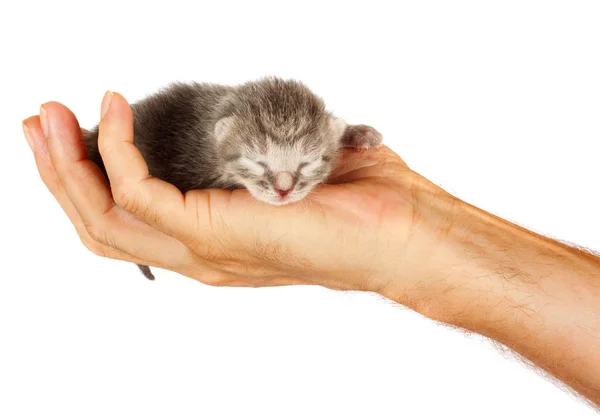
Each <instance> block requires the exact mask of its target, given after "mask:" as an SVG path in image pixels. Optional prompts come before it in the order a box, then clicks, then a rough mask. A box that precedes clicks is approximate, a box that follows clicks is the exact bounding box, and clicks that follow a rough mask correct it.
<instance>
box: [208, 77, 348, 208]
mask: <svg viewBox="0 0 600 419" xmlns="http://www.w3.org/2000/svg"><path fill="white" fill-rule="evenodd" d="M345 128H346V124H345V122H344V121H342V120H340V119H337V118H335V117H334V116H333V115H331V114H330V113H329V112H327V111H326V110H325V105H324V104H323V101H322V100H321V99H320V98H318V97H317V96H315V95H314V94H313V93H312V92H311V91H310V90H309V89H308V88H307V87H306V86H304V85H303V84H301V83H299V82H296V81H283V80H280V79H274V78H269V79H263V80H260V81H258V82H251V83H247V84H245V85H242V86H240V87H238V88H237V90H236V91H235V92H233V93H232V94H231V95H230V96H229V97H228V98H227V100H226V101H225V102H224V103H223V106H222V108H221V109H220V117H219V118H218V120H217V121H216V123H215V130H214V137H215V140H216V144H217V151H218V154H219V155H220V157H221V160H222V161H223V172H224V178H225V180H226V181H228V182H232V183H237V184H239V185H242V186H244V187H245V188H246V189H248V191H250V193H251V194H252V195H253V196H254V197H255V198H256V199H259V200H261V201H264V202H267V203H269V204H273V205H283V204H288V203H291V202H295V201H299V200H301V199H302V198H304V197H305V196H306V195H307V194H308V193H309V192H310V191H311V190H312V189H313V188H314V187H315V186H316V185H318V184H319V183H322V182H323V181H325V179H326V178H327V177H328V176H329V174H330V173H331V170H332V168H333V164H335V158H336V155H337V152H338V150H339V148H340V140H341V137H342V134H343V132H344V130H345Z"/></svg>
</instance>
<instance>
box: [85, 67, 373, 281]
mask: <svg viewBox="0 0 600 419" xmlns="http://www.w3.org/2000/svg"><path fill="white" fill-rule="evenodd" d="M132 110H133V118H134V144H135V145H136V147H137V148H138V149H139V150H140V152H141V153H142V155H143V156H144V159H145V160H146V163H147V164H148V168H149V171H150V174H151V175H152V176H155V177H158V178H160V179H162V180H164V181H167V182H169V183H171V184H173V185H175V186H176V187H177V188H179V189H180V190H181V191H182V192H186V191H188V190H191V189H206V188H228V189H234V188H246V189H247V190H248V191H249V192H250V194H252V196H254V197H255V198H256V199H258V200H260V201H264V202H267V203H269V204H272V205H284V204H289V203H292V202H296V201H299V200H301V199H302V198H304V197H305V196H306V195H307V194H308V193H309V192H310V191H311V190H312V189H313V188H314V187H315V186H316V185H318V184H319V183H322V182H324V181H325V180H326V179H327V177H328V176H329V174H330V173H331V170H332V169H333V167H334V165H335V160H336V156H337V154H338V151H339V150H340V149H341V148H342V147H354V148H359V149H367V148H369V147H377V146H379V145H380V144H381V140H382V137H381V134H380V133H379V132H377V131H376V130H375V129H374V128H372V127H369V126H366V125H346V123H345V122H344V121H343V120H342V119H339V118H337V117H335V116H334V115H333V114H331V113H330V112H328V111H327V110H326V109H325V104H324V103H323V101H322V100H321V99H320V98H319V97H318V96H316V95H315V94H314V93H312V92H311V91H310V90H309V89H308V88H307V87H306V86H305V85H304V84H302V83H300V82H298V81H294V80H282V79H278V78H265V79H261V80H258V81H253V82H248V83H245V84H242V85H239V86H223V85H215V84H204V83H189V84H184V83H176V84H172V85H170V86H169V87H167V88H165V89H163V90H161V91H159V92H158V93H155V94H153V95H151V96H149V97H147V98H145V99H143V100H141V101H139V102H137V103H135V104H133V105H132ZM84 140H85V144H86V147H87V149H88V152H89V158H90V159H91V160H93V161H94V162H95V163H96V164H98V166H100V168H101V169H102V170H103V171H104V173H105V174H106V172H105V169H104V165H103V163H102V159H101V157H100V153H99V151H98V127H96V128H94V129H93V130H92V131H90V132H89V133H88V134H87V135H86V136H85V138H84ZM138 266H139V267H140V269H141V270H142V272H143V273H144V275H145V276H146V277H147V278H148V279H154V276H153V275H152V273H151V271H150V269H149V268H148V267H147V266H141V265H138Z"/></svg>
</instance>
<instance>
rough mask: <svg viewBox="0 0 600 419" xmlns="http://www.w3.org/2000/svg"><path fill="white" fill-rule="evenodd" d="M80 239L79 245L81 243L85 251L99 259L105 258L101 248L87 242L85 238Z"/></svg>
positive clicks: (104, 252) (90, 241) (89, 241)
mask: <svg viewBox="0 0 600 419" xmlns="http://www.w3.org/2000/svg"><path fill="white" fill-rule="evenodd" d="M80 239H81V243H83V245H84V246H85V248H86V249H87V250H89V251H90V252H92V253H93V254H94V255H96V256H100V257H106V256H107V255H106V251H105V250H104V248H103V247H102V246H100V245H99V244H98V243H96V242H94V241H92V240H89V239H88V238H86V237H80Z"/></svg>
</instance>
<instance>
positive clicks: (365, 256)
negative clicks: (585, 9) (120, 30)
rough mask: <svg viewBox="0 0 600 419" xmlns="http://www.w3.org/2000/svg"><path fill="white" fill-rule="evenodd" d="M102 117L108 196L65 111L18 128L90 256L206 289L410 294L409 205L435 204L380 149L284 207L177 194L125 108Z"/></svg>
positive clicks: (353, 157) (112, 102) (113, 100)
mask: <svg viewBox="0 0 600 419" xmlns="http://www.w3.org/2000/svg"><path fill="white" fill-rule="evenodd" d="M102 108H103V109H102V110H103V114H104V116H103V117H102V120H101V123H100V136H99V147H100V151H101V154H102V158H103V161H104V162H105V166H106V170H107V173H108V176H109V179H110V187H109V184H108V183H107V182H106V180H105V178H104V176H103V175H102V173H101V172H100V170H99V169H98V168H97V167H96V166H95V165H94V163H92V162H91V161H90V160H87V158H86V157H87V156H86V150H85V147H84V146H83V144H82V141H81V130H80V127H79V125H78V123H77V120H76V118H75V116H74V115H73V113H72V112H71V111H70V110H68V109H67V108H66V107H64V106H63V105H61V104H59V103H55V102H50V103H47V104H45V105H43V106H42V108H41V114H40V116H33V117H30V118H28V119H27V120H25V121H24V129H25V133H26V136H27V138H28V141H29V142H30V143H31V144H32V149H33V152H34V156H35V160H36V164H37V167H38V170H39V173H40V175H41V177H42V180H43V181H44V183H45V184H46V186H47V187H48V189H49V190H50V192H52V194H53V195H54V197H55V198H56V200H57V201H58V202H59V204H60V205H61V207H62V209H63V210H64V211H65V213H66V214H67V216H68V217H69V219H70V221H71V222H72V223H73V225H74V226H75V228H76V230H77V233H78V235H79V237H80V238H81V240H82V242H83V243H84V244H85V245H86V247H87V248H88V249H90V250H91V251H92V252H94V253H95V254H98V255H101V256H106V257H109V258H114V259H120V260H126V261H131V262H135V263H138V264H143V265H150V266H156V267H160V268H164V269H169V270H172V271H175V272H179V273H181V274H183V275H186V276H189V277H192V278H195V279H197V280H199V281H201V282H204V283H206V284H210V285H238V286H267V285H291V284H317V285H322V286H326V287H329V288H334V289H345V290H369V291H375V292H380V293H384V292H385V289H386V288H387V287H388V285H389V283H390V281H395V280H398V279H402V280H405V281H406V283H405V285H406V288H407V289H409V288H411V287H412V286H413V285H414V283H415V281H419V280H420V279H421V277H422V275H418V273H419V272H418V271H419V270H420V269H421V268H420V267H419V265H420V263H418V261H415V259H414V257H415V255H418V254H419V253H420V252H421V249H422V246H421V245H418V244H417V243H416V242H415V240H414V237H415V234H414V233H415V227H416V226H417V225H418V224H419V223H418V221H419V219H420V218H421V216H422V215H421V214H420V213H419V207H420V206H419V205H418V201H419V198H418V197H419V196H421V195H422V194H423V193H424V192H425V193H428V194H430V195H431V194H441V193H443V192H442V191H441V190H440V189H439V188H437V187H435V186H433V185H432V184H431V183H429V182H428V181H426V180H425V179H424V178H422V177H421V176H419V175H418V174H416V173H415V172H413V171H412V170H410V169H409V168H408V166H407V165H406V164H405V163H404V161H403V160H402V159H401V158H400V157H399V156H398V155H396V154H395V153H393V152H392V151H391V150H389V149H388V148H386V147H381V148H378V149H371V150H368V151H361V152H357V151H350V150H345V151H344V154H343V157H342V159H341V161H340V164H339V167H338V169H337V170H336V171H335V172H334V174H333V176H332V177H331V179H330V182H329V184H327V185H322V186H321V187H319V188H318V189H316V190H315V191H313V192H312V194H311V195H310V196H309V197H308V198H306V199H305V200H303V201H301V202H299V203H296V204H292V205H287V206H284V207H274V206H270V205H268V204H265V203H262V202H259V201H257V200H255V199H253V198H252V197H251V196H250V195H249V193H248V192H247V191H245V190H234V191H229V190H217V189H212V190H197V191H190V192H188V193H186V194H181V192H180V191H179V190H178V189H177V188H175V187H174V186H173V185H170V184H168V183H166V182H163V181H161V180H159V179H157V178H152V177H151V176H150V175H149V174H148V168H147V166H146V163H145V162H144V160H143V158H142V156H141V154H140V153H139V151H138V150H137V148H136V147H135V146H134V145H133V116H132V113H131V109H130V107H129V105H128V103H127V102H126V100H125V99H124V98H123V97H122V96H120V95H119V94H110V93H109V94H107V96H106V97H105V99H104V101H103V106H102ZM44 127H45V128H44ZM396 288H397V287H396ZM395 292H397V291H395Z"/></svg>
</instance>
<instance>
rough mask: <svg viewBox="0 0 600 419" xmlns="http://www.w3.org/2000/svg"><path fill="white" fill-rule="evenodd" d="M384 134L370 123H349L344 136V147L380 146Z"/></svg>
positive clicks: (363, 147) (364, 147)
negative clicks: (369, 124)
mask: <svg viewBox="0 0 600 419" xmlns="http://www.w3.org/2000/svg"><path fill="white" fill-rule="evenodd" d="M382 141H383V136H382V135H381V133H380V132H379V131H377V130H376V129H375V128H373V127H370V126H368V125H348V127H347V128H346V131H345V132H344V135H343V136H342V147H347V148H356V149H357V150H368V149H369V148H371V147H375V148H377V147H379V146H380V145H381V143H382Z"/></svg>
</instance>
